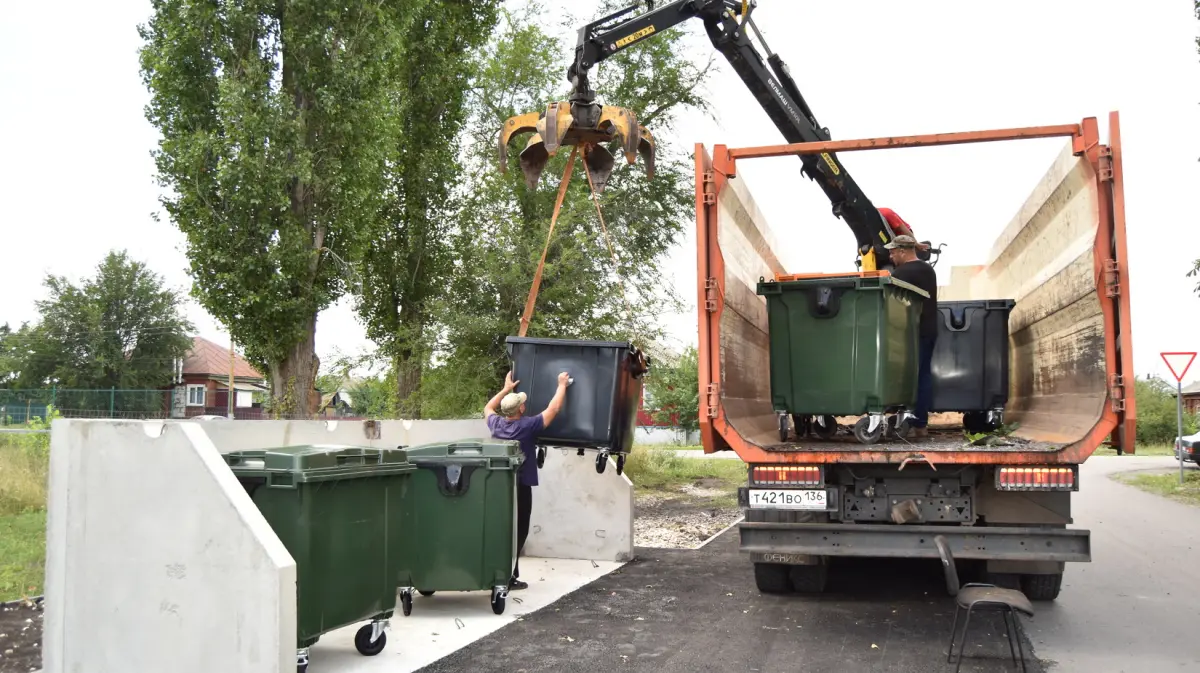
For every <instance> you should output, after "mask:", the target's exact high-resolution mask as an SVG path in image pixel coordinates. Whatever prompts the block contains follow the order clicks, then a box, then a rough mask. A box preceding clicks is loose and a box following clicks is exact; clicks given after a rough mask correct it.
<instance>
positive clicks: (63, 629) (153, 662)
mask: <svg viewBox="0 0 1200 673" xmlns="http://www.w3.org/2000/svg"><path fill="white" fill-rule="evenodd" d="M46 538H47V540H46V541H47V544H46V602H45V627H44V628H45V632H44V636H43V666H44V670H45V671H46V672H47V673H110V672H111V673H116V672H118V671H119V672H121V673H129V672H131V671H137V672H143V671H145V672H149V671H156V672H157V671H164V672H165V671H171V672H172V673H193V672H194V673H202V672H203V673H208V672H210V671H228V672H230V673H233V672H242V671H245V672H247V673H249V672H253V673H290V672H292V671H295V670H296V658H295V656H296V651H295V638H296V567H295V564H294V562H293V560H292V558H291V556H290V555H289V554H288V552H287V550H286V549H285V548H284V546H283V545H282V544H281V543H280V542H279V539H278V538H277V537H276V536H275V533H274V532H273V531H272V530H271V528H270V526H269V525H268V524H267V523H266V521H265V520H264V519H263V517H262V515H261V514H260V513H259V511H258V509H257V508H256V507H255V506H254V503H253V502H251V500H250V498H249V496H247V495H246V492H245V490H244V489H243V488H242V486H241V485H240V484H239V483H238V482H237V480H236V479H235V478H234V477H233V475H232V473H230V471H229V469H228V468H227V467H226V466H225V463H224V461H222V459H221V457H220V455H219V454H218V452H217V450H216V448H215V447H214V446H213V443H212V442H211V441H210V440H209V439H208V437H207V436H206V435H205V434H204V432H202V431H201V428H200V427H199V426H198V425H197V424H195V423H166V424H164V423H161V422H136V421H131V422H123V421H84V420H58V421H54V424H53V426H52V432H51V452H50V495H49V502H48V521H47V534H46Z"/></svg>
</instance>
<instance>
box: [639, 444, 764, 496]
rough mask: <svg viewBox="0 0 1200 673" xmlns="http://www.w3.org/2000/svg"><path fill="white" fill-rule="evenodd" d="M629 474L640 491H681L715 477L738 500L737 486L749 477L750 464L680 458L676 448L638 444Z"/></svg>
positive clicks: (736, 461) (738, 461) (713, 459)
mask: <svg viewBox="0 0 1200 673" xmlns="http://www.w3.org/2000/svg"><path fill="white" fill-rule="evenodd" d="M625 474H627V475H629V480H630V481H632V482H633V484H634V486H635V487H636V488H637V489H638V490H639V491H643V492H644V491H660V492H662V491H665V492H672V493H678V492H679V491H680V489H681V488H682V487H683V486H685V485H689V484H695V483H696V482H698V481H700V480H702V479H715V480H718V481H719V482H720V483H721V487H722V488H725V489H728V490H729V492H730V493H731V494H732V495H731V497H733V498H734V499H735V501H736V488H737V487H738V486H740V485H741V484H743V483H745V481H746V464H745V463H743V462H742V461H740V460H723V459H720V458H708V459H704V458H680V457H679V456H676V455H675V452H674V451H671V450H662V449H647V448H643V447H634V449H633V452H632V453H630V454H629V457H628V458H626V460H625Z"/></svg>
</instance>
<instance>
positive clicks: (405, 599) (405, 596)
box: [400, 589, 412, 617]
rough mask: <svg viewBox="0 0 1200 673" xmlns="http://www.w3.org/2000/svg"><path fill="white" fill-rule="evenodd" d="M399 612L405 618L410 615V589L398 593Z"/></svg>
mask: <svg viewBox="0 0 1200 673" xmlns="http://www.w3.org/2000/svg"><path fill="white" fill-rule="evenodd" d="M400 611H401V612H403V613H404V616H405V617H407V616H409V615H411V614H412V589H405V590H404V591H401V592H400Z"/></svg>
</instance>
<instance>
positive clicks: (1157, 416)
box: [1134, 376, 1198, 446]
mask: <svg viewBox="0 0 1200 673" xmlns="http://www.w3.org/2000/svg"><path fill="white" fill-rule="evenodd" d="M1134 394H1135V395H1137V443H1138V444H1139V445H1142V446H1146V445H1151V444H1168V445H1172V446H1173V445H1174V444H1175V434H1176V432H1177V418H1176V407H1175V386H1173V385H1171V384H1170V383H1168V382H1166V381H1164V380H1162V379H1160V378H1158V377H1157V376H1155V377H1147V378H1144V379H1138V380H1137V383H1136V384H1135V388H1134ZM1197 425H1198V424H1197V420H1196V416H1195V415H1194V414H1189V413H1187V412H1184V414H1183V434H1184V435H1190V434H1193V433H1195V432H1196V431H1197Z"/></svg>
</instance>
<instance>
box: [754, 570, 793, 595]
mask: <svg viewBox="0 0 1200 673" xmlns="http://www.w3.org/2000/svg"><path fill="white" fill-rule="evenodd" d="M754 585H755V586H757V587H758V590H759V591H760V592H762V593H764V594H786V593H789V592H790V591H791V590H792V582H791V580H790V579H789V578H788V566H785V565H783V564H782V563H755V564H754Z"/></svg>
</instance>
